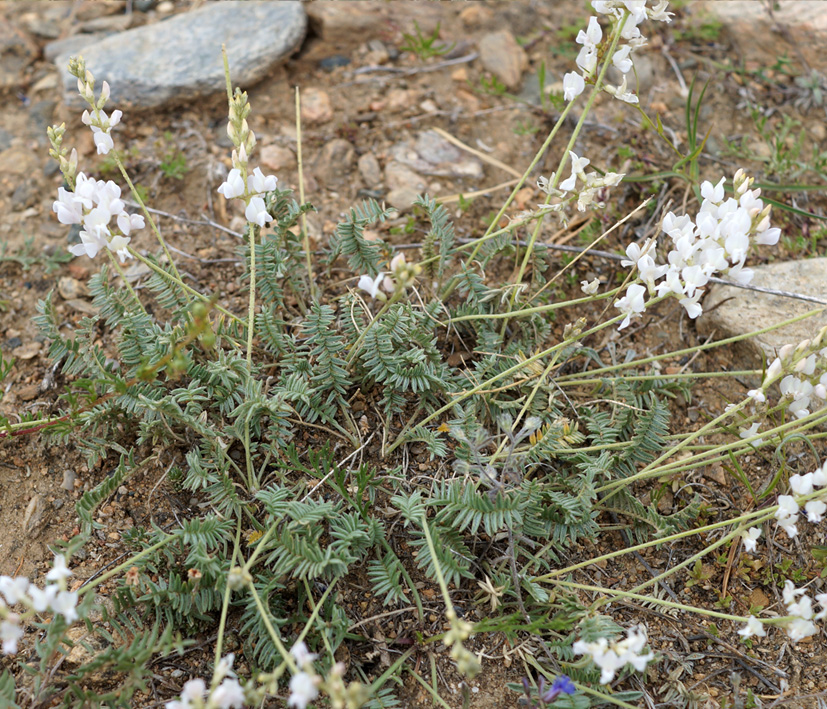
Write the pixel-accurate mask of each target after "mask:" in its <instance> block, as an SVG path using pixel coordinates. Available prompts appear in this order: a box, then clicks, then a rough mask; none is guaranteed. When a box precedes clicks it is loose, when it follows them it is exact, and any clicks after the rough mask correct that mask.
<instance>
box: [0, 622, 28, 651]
mask: <svg viewBox="0 0 827 709" xmlns="http://www.w3.org/2000/svg"><path fill="white" fill-rule="evenodd" d="M19 619H20V616H18V615H17V614H16V613H9V615H8V616H7V617H6V619H5V620H4V621H2V622H0V641H2V643H3V654H4V655H14V653H16V652H17V641H18V640H20V638H22V637H23V629H22V628H21V627H20V626H19V625H18V624H17V621H18V620H19Z"/></svg>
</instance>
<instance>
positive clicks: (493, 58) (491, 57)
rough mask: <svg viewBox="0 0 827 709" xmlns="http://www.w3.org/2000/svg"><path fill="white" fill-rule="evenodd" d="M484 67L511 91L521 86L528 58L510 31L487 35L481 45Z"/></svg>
mask: <svg viewBox="0 0 827 709" xmlns="http://www.w3.org/2000/svg"><path fill="white" fill-rule="evenodd" d="M479 50H480V61H481V62H482V65H483V66H484V67H485V68H486V69H487V70H488V71H490V72H491V73H492V74H494V76H496V77H497V78H498V79H499V80H500V81H502V82H503V83H504V84H505V85H506V87H508V88H509V89H515V88H517V87H518V86H519V85H520V79H521V78H522V76H523V72H524V71H525V69H526V67H527V66H528V57H527V56H526V53H525V51H524V50H523V48H522V47H521V46H520V45H519V44H517V40H516V39H514V35H512V34H511V32H509V31H508V30H500V31H499V32H492V33H490V34H487V35H485V36H484V37H483V38H482V39H481V40H480V43H479Z"/></svg>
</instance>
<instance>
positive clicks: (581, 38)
mask: <svg viewBox="0 0 827 709" xmlns="http://www.w3.org/2000/svg"><path fill="white" fill-rule="evenodd" d="M667 5H668V2H667V0H660V2H658V4H657V5H656V6H655V7H654V8H647V7H646V0H602V1H601V0H596V1H595V2H592V7H593V8H594V11H595V12H597V13H598V14H601V15H608V16H610V17H611V18H612V20H613V21H614V22H615V23H620V22H622V23H623V27H622V29H621V31H620V38H621V39H623V40H626V42H627V44H623V45H618V46H617V47H616V48H615V51H614V54H613V55H612V65H613V66H614V67H615V68H617V69H618V71H620V73H621V74H622V75H623V79H622V80H621V82H620V84H619V85H618V86H610V85H608V84H607V85H604V86H603V90H604V91H605V92H606V93H608V94H610V95H612V96H614V97H615V98H617V99H619V100H621V101H624V102H626V103H638V97H637V96H636V95H635V94H634V93H633V92H632V91H630V90H629V87H628V84H627V80H626V79H627V75H628V74H629V72H630V71H631V69H632V66H633V64H632V58H631V54H632V52H634V51H635V50H637V49H640V47H642V46H644V45H645V44H646V38H645V37H644V36H643V35H642V34H641V32H640V28H639V27H638V25H640V23H641V22H643V21H644V20H645V19H647V18H648V19H650V20H655V21H658V22H671V15H672V13H670V12H666V7H667ZM575 41H576V42H577V43H578V44H580V45H582V48H581V49H580V53H579V54H578V55H577V59H576V63H577V66H578V67H579V69H580V73H579V74H578V73H577V72H574V71H572V72H569V73H568V74H566V75H565V76H564V77H563V98H565V100H566V101H572V100H574V99H575V98H577V97H578V96H579V95H580V94H581V93H582V92H583V89H585V87H586V82H587V81H589V82H593V81H594V80H595V76H596V75H597V62H598V59H599V58H600V45H601V43H602V42H603V30H602V29H601V28H600V24H599V23H598V21H597V18H596V17H590V18H589V24H588V26H587V27H586V29H585V30H580V32H579V33H578V34H577V38H576V40H575Z"/></svg>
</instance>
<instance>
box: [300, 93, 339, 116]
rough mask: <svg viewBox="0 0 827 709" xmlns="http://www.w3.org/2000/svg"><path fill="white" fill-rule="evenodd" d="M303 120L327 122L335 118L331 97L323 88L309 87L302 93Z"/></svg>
mask: <svg viewBox="0 0 827 709" xmlns="http://www.w3.org/2000/svg"><path fill="white" fill-rule="evenodd" d="M301 102H302V111H301V116H302V120H303V121H305V122H307V123H327V121H329V120H330V119H331V118H333V106H331V105H330V97H329V96H328V95H327V92H326V91H323V90H322V89H315V88H309V89H305V90H304V91H302V94H301Z"/></svg>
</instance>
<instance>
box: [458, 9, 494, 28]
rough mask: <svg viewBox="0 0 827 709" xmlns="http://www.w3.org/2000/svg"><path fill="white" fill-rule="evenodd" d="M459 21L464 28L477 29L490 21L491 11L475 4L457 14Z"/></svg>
mask: <svg viewBox="0 0 827 709" xmlns="http://www.w3.org/2000/svg"><path fill="white" fill-rule="evenodd" d="M459 19H460V20H462V24H464V25H465V26H466V27H472V28H473V27H479V26H480V25H481V24H484V23H486V22H488V21H489V20H490V19H491V10H489V9H488V8H486V7H482V6H481V5H477V4H470V5H468V6H467V7H465V8H463V10H462V12H460V13H459Z"/></svg>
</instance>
